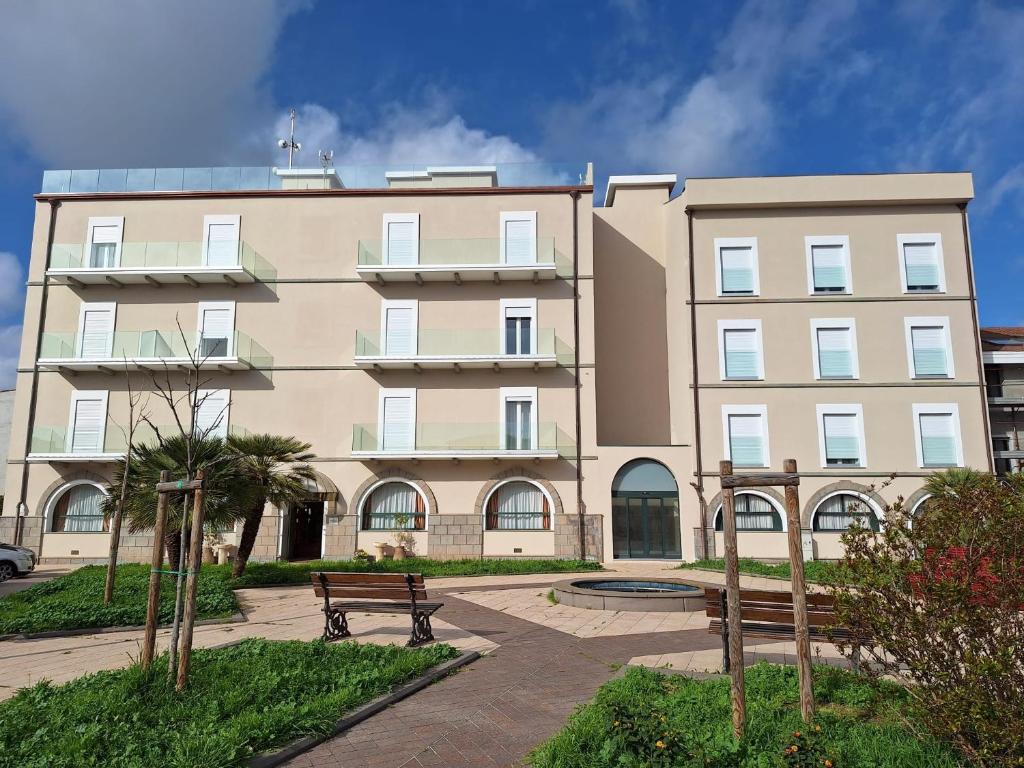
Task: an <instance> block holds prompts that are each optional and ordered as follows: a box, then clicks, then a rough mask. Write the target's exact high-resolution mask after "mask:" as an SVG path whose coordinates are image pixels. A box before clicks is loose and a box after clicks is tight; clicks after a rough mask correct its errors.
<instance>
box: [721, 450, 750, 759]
mask: <svg viewBox="0 0 1024 768" xmlns="http://www.w3.org/2000/svg"><path fill="white" fill-rule="evenodd" d="M718 471H719V474H720V475H721V477H722V481H723V482H722V486H723V488H722V521H723V526H722V528H723V533H724V538H725V590H726V603H727V606H728V609H729V615H728V622H729V676H730V678H731V679H732V689H731V699H732V731H733V734H734V735H735V736H736V738H737V739H742V738H743V732H744V730H745V729H746V725H747V702H746V696H745V694H744V690H743V666H744V659H743V626H742V623H743V622H742V616H741V615H740V566H739V555H738V553H737V547H736V506H735V498H734V494H735V491H733V489H732V488H731V487H727V486H726V480H725V479H726V478H727V477H731V475H732V462H731V461H723V462H720V463H719V465H718Z"/></svg>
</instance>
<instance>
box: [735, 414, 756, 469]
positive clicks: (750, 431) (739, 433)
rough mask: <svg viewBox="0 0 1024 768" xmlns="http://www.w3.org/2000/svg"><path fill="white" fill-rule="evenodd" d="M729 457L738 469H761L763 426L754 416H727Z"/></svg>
mask: <svg viewBox="0 0 1024 768" xmlns="http://www.w3.org/2000/svg"><path fill="white" fill-rule="evenodd" d="M729 455H730V458H731V460H732V462H733V464H735V465H736V466H738V467H763V466H764V465H765V460H764V424H763V420H762V418H761V417H760V416H759V415H756V414H731V415H730V416H729Z"/></svg>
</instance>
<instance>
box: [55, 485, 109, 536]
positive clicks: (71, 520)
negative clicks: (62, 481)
mask: <svg viewBox="0 0 1024 768" xmlns="http://www.w3.org/2000/svg"><path fill="white" fill-rule="evenodd" d="M105 496H106V494H104V493H103V491H102V490H100V488H99V486H95V485H92V484H91V483H82V484H81V485H73V486H71V487H70V488H67V489H66V490H65V491H64V492H63V493H61V495H60V497H59V498H58V499H57V503H56V504H54V506H53V522H52V524H51V526H50V530H51V531H53V532H54V533H98V532H101V531H105V530H107V520H106V518H105V517H104V516H103V509H102V504H103V499H104V498H105Z"/></svg>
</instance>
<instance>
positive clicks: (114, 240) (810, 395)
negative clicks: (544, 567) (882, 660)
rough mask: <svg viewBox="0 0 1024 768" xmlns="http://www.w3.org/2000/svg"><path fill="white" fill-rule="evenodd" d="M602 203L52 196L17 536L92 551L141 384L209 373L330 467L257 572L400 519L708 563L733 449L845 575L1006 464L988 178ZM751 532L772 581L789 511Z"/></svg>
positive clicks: (269, 524)
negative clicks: (946, 496) (866, 515)
mask: <svg viewBox="0 0 1024 768" xmlns="http://www.w3.org/2000/svg"><path fill="white" fill-rule="evenodd" d="M590 179H591V172H590V170H589V168H586V169H584V168H583V167H579V168H572V169H557V168H552V167H551V166H543V167H538V168H528V167H523V166H508V167H504V166H483V167H481V166H470V167H437V168H427V169H418V170H414V171H401V172H397V171H396V172H389V173H385V172H384V171H383V170H379V171H377V172H374V171H371V170H367V169H345V170H343V171H341V175H340V176H339V175H338V174H336V173H334V172H333V171H331V172H328V173H327V174H325V173H324V172H323V171H321V170H319V169H317V170H315V171H306V170H295V171H277V170H271V169H184V170H183V169H176V170H168V169H158V170H156V171H154V170H152V169H150V170H148V171H141V170H140V171H127V172H125V171H119V172H114V171H110V172H107V171H100V172H96V171H91V172H77V171H76V172H66V171H65V172H48V173H47V174H46V175H45V176H44V191H43V193H42V194H40V195H39V196H37V219H36V229H35V238H34V242H33V248H32V259H31V265H30V273H29V278H30V281H29V295H28V301H27V303H26V321H25V331H24V333H25V336H24V338H23V344H22V357H21V360H20V368H19V374H18V377H19V378H18V383H19V387H18V389H19V393H20V394H19V398H18V400H17V405H16V409H15V413H16V417H15V423H14V430H13V438H14V443H13V446H12V451H11V458H10V459H9V463H8V486H9V496H8V499H7V502H6V503H5V508H4V512H3V517H0V536H3V537H5V538H9V537H10V533H9V530H10V529H12V528H14V527H18V528H19V529H20V532H19V534H18V538H19V539H20V540H21V541H22V542H23V543H25V544H27V545H29V546H32V547H33V548H36V549H37V550H39V551H40V553H41V556H42V557H43V558H46V559H47V560H73V561H88V560H101V559H103V557H104V555H105V553H106V549H107V543H106V536H105V535H103V520H102V517H101V516H98V515H96V514H95V511H96V504H97V501H98V499H99V498H100V494H102V493H103V488H102V486H103V483H104V482H106V481H107V480H108V479H109V477H110V472H111V469H112V462H113V461H114V460H116V458H117V457H118V456H119V455H120V453H121V452H122V451H123V448H124V445H123V438H122V437H121V433H120V429H119V424H121V423H123V421H124V419H125V415H126V414H125V411H126V407H127V394H126V392H125V379H124V376H125V374H124V373H123V372H122V371H123V369H125V368H127V369H128V371H129V372H130V375H131V376H132V381H133V383H134V386H135V387H136V388H137V389H145V388H147V387H150V388H151V387H152V381H151V373H150V372H151V371H154V370H155V371H162V370H163V369H164V366H165V365H167V364H170V365H171V366H173V365H175V364H180V363H182V362H183V361H184V360H185V359H186V358H187V355H188V350H189V349H190V348H191V349H198V350H199V351H200V353H201V354H202V355H203V356H209V358H208V361H207V363H206V368H208V374H206V375H208V376H209V378H210V381H209V383H208V384H206V385H205V388H206V390H207V395H208V396H207V398H206V400H205V402H204V407H203V408H202V409H201V410H200V413H199V414H198V418H199V420H200V421H201V422H202V423H203V424H204V425H206V426H212V427H215V428H216V429H217V430H218V431H220V432H222V433H226V432H228V431H230V430H240V429H249V430H253V431H260V432H274V433H280V434H294V435H296V436H298V437H300V438H302V439H304V440H308V441H309V442H310V443H312V446H313V451H315V452H316V454H317V455H318V457H319V458H318V459H317V461H316V464H315V466H316V469H317V470H318V473H319V479H318V482H317V483H316V487H311V489H310V495H309V499H308V501H307V502H305V503H303V504H300V505H297V506H296V507H295V508H292V509H282V510H269V512H268V514H267V515H266V516H265V517H264V524H263V527H262V529H261V535H260V538H259V541H258V542H257V550H256V552H255V556H256V557H257V558H260V559H273V558H285V559H298V558H308V557H319V556H321V555H322V556H325V557H339V558H346V557H349V556H351V554H352V553H353V551H354V550H355V549H356V548H357V547H358V548H361V549H365V550H368V551H371V550H372V548H373V545H374V544H375V543H377V542H381V541H385V542H393V541H394V534H395V529H396V527H398V526H399V525H404V526H405V527H406V528H409V529H410V530H411V533H412V536H413V538H414V539H415V542H416V543H415V550H416V552H417V553H420V554H426V555H428V556H431V557H474V556H481V555H483V556H511V557H514V556H534V557H560V556H572V555H575V554H578V552H579V542H580V538H581V535H582V536H583V538H584V540H585V542H586V554H587V555H588V556H590V557H597V558H600V559H612V558H616V557H631V558H668V559H693V558H694V557H695V556H699V555H700V554H702V553H703V545H702V542H703V541H705V540H707V541H709V543H710V545H711V546H712V547H714V546H715V542H714V540H715V539H716V538H717V539H718V542H717V546H718V547H719V549H720V547H721V542H720V534H718V535H717V536H716V535H715V533H714V529H715V528H716V521H717V518H718V507H719V495H718V487H717V476H718V461H719V460H721V459H722V458H724V457H726V456H731V458H732V461H733V463H734V465H735V466H736V468H737V469H738V470H739V471H743V469H744V468H753V467H758V468H768V469H772V470H781V467H782V460H783V459H784V458H795V459H797V461H798V462H799V467H800V471H801V474H802V476H803V479H802V484H801V486H800V492H801V501H802V504H803V507H804V509H803V524H802V527H803V528H804V529H805V531H804V540H805V549H806V555H807V556H808V557H811V556H814V557H822V558H832V557H836V556H838V555H839V552H840V550H839V543H838V536H839V533H838V532H839V531H840V530H841V529H842V528H844V527H845V525H846V524H847V523H848V522H849V520H850V519H851V515H852V514H854V513H855V512H856V509H854V506H853V505H855V504H860V505H866V507H865V506H861V507H858V509H865V508H866V509H870V510H871V511H872V516H873V517H874V519H875V521H876V522H879V523H884V520H881V518H882V508H883V506H884V504H885V503H886V502H891V501H894V500H895V499H896V497H897V495H902V496H904V497H906V498H907V499H908V501H909V503H910V504H912V505H914V504H916V503H918V502H919V501H920V500H921V498H922V492H921V486H922V483H923V480H924V478H925V477H926V476H927V475H928V474H929V473H930V472H931V471H933V470H934V469H938V468H942V467H947V466H974V467H978V468H981V469H988V468H989V467H990V466H991V456H990V452H989V451H990V444H989V439H988V437H987V432H986V409H987V403H986V400H985V393H984V382H983V381H982V377H981V367H980V360H981V353H980V347H979V341H978V331H977V323H976V307H975V302H974V289H973V285H972V282H971V280H972V277H971V268H970V250H969V245H968V242H967V239H966V232H967V227H966V212H965V211H966V204H967V202H968V201H969V200H970V199H971V197H972V195H973V189H972V184H971V177H970V175H969V174H908V175H878V176H827V177H790V178H763V179H690V180H688V181H687V183H686V189H685V190H684V191H683V193H682V194H680V195H679V196H677V197H675V198H670V194H671V190H672V188H673V186H674V185H675V182H676V178H675V176H635V177H612V179H611V180H610V181H609V185H608V191H607V195H606V202H605V206H604V207H601V208H594V207H593V202H592V200H593V198H592V195H593V188H592V185H591V183H590ZM51 233H52V241H50V240H49V239H48V236H49V235H50V234H51ZM691 252H692V254H693V258H691ZM44 295H45V301H44ZM41 306H45V307H46V310H45V317H40V307H41ZM176 321H177V322H180V323H181V325H182V326H183V327H185V328H187V329H189V332H188V334H187V339H185V340H184V341H183V340H182V339H181V338H180V335H179V334H178V332H177V331H176V330H175V325H176ZM37 333H41V334H42V335H41V337H38V338H37ZM37 343H38V347H39V349H40V350H41V353H40V355H39V358H38V359H33V357H34V354H33V353H34V351H35V349H36V348H37ZM33 393H34V394H33ZM33 396H34V397H35V399H36V402H37V406H36V409H35V413H34V414H30V413H29V402H30V400H31V399H32V398H33ZM151 407H152V408H153V410H154V411H156V413H154V416H153V419H154V421H157V422H159V421H160V420H161V419H167V415H166V414H161V413H159V409H160V408H162V407H163V405H162V403H157V402H155V401H151ZM26 446H27V447H28V450H27V451H26ZM26 460H27V463H26ZM893 474H895V475H896V478H895V479H894V480H893V482H892V484H891V485H888V486H887V487H882V486H883V484H884V482H885V481H886V479H887V478H888V477H889V476H890V475H893ZM23 475H24V476H25V477H26V478H27V482H26V483H25V484H24V485H23V484H22V477H23ZM695 489H699V490H700V495H698V493H697V492H696V490H695ZM701 498H703V499H704V501H705V503H706V508H707V512H706V515H705V514H702V511H701V510H702V505H701V503H700V499H701ZM21 499H24V502H25V508H26V513H27V517H25V518H24V519H23V520H20V521H17V519H16V518H15V516H14V511H15V509H16V505H17V502H18V501H19V500H21ZM738 508H739V512H740V527H741V531H742V532H741V534H740V548H741V553H742V554H744V555H749V556H757V557H766V558H780V557H785V555H786V538H785V534H784V533H783V531H784V522H783V515H782V512H781V504H780V503H779V496H778V494H776V493H774V492H770V491H765V492H752V493H748V494H742V495H738ZM702 519H704V520H706V525H707V530H706V531H705V530H704V529H703V527H702V526H703V525H704V524H705V523H702ZM231 535H233V534H228V536H229V537H230V536H231ZM148 546H149V537H148V536H127V535H126V536H125V541H124V542H123V552H124V553H125V555H126V557H128V558H131V559H145V558H147V557H148Z"/></svg>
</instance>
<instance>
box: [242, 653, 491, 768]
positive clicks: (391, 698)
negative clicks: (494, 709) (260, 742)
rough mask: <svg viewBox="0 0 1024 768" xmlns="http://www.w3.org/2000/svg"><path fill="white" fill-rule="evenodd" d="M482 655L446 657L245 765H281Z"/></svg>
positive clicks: (255, 767)
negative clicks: (325, 728) (318, 730)
mask: <svg viewBox="0 0 1024 768" xmlns="http://www.w3.org/2000/svg"><path fill="white" fill-rule="evenodd" d="M479 658H480V654H479V653H477V652H476V651H468V652H467V653H464V654H462V655H461V656H459V657H457V658H454V659H452V660H451V661H446V662H445V663H444V664H438V665H437V666H436V667H433V668H432V669H430V670H428V671H427V672H426V674H424V675H422V676H421V677H418V678H416V679H415V680H413V681H411V682H409V683H406V684H405V685H402V686H399V687H398V688H396V689H395V690H393V691H391V692H390V693H386V694H384V695H383V696H380V697H378V698H376V699H374V700H373V701H369V702H367V703H366V704H363V705H362V706H361V707H358V708H356V709H354V710H352V712H350V713H349V714H348V715H346V716H345V717H343V718H341V719H340V720H339V721H338V722H336V723H335V724H334V727H333V728H332V729H331V730H330V732H328V733H325V734H322V735H319V736H304V737H302V738H300V739H296V740H295V741H293V742H291V743H290V744H286V745H285V746H283V747H281V748H280V749H277V750H275V751H273V752H266V753H264V754H261V755H257V756H256V757H253V758H251V759H250V760H249V762H248V763H247V764H246V765H247V766H248V768H275V766H278V765H282V764H284V763H286V762H288V761H289V760H291V759H292V758H294V757H297V756H298V755H301V754H302V753H303V752H307V751H309V750H310V749H312V748H313V747H315V746H317V745H318V744H322V743H323V742H325V741H327V740H328V739H332V738H334V737H335V736H337V735H339V734H341V733H344V732H345V731H347V730H348V729H350V728H352V727H353V726H355V725H358V724H359V723H361V722H363V721H364V720H367V719H369V718H371V717H373V716H374V715H376V714H377V713H378V712H380V711H382V710H384V709H387V708H388V707H390V706H392V705H393V704H397V703H398V702H399V701H401V700H402V699H405V698H407V697H409V696H411V695H412V694H414V693H416V692H417V691H421V690H423V689H424V688H426V687H427V686H428V685H430V684H432V683H435V682H437V681H438V680H440V679H441V678H443V677H447V676H448V675H449V674H451V673H452V672H454V671H455V670H457V669H459V668H460V667H464V666H466V665H467V664H470V663H472V662H474V661H476V660H477V659H479Z"/></svg>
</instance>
